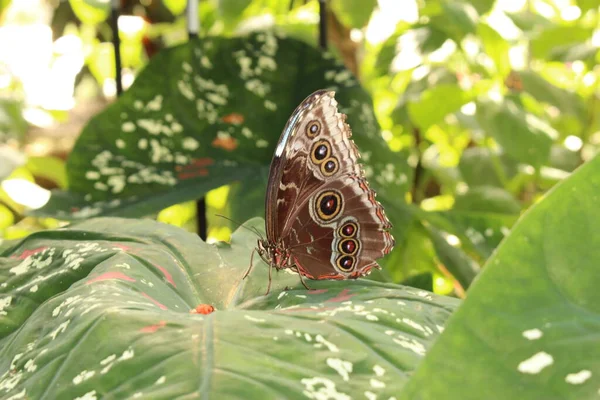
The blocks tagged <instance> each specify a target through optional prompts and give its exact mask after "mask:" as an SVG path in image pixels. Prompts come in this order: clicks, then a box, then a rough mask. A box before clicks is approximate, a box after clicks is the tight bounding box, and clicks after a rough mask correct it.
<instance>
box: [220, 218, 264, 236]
mask: <svg viewBox="0 0 600 400" xmlns="http://www.w3.org/2000/svg"><path fill="white" fill-rule="evenodd" d="M215 215H216V216H217V217H221V218H225V219H226V220H228V221H231V222H233V223H234V224H236V225H237V226H240V227H242V228H244V229H247V230H249V231H250V232H252V233H254V234H255V235H256V236H258V238H259V239H260V240H265V239H264V238H263V235H262V234H261V233H260V232H259V231H258V229H256V227H255V226H253V227H247V226H246V225H244V224H242V223H239V222H237V221H236V220H233V219H231V218H229V217H226V216H224V215H221V214H215Z"/></svg>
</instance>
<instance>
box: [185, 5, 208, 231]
mask: <svg viewBox="0 0 600 400" xmlns="http://www.w3.org/2000/svg"><path fill="white" fill-rule="evenodd" d="M198 1H199V0H188V2H187V9H186V18H187V31H188V37H189V39H190V40H192V39H194V38H197V37H198V33H199V32H200V18H199V17H198ZM196 230H197V231H196V232H197V233H198V236H200V239H202V240H206V238H207V236H208V224H207V222H206V198H205V197H202V198H200V199H198V200H196Z"/></svg>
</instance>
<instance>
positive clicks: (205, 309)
mask: <svg viewBox="0 0 600 400" xmlns="http://www.w3.org/2000/svg"><path fill="white" fill-rule="evenodd" d="M214 311H215V308H214V307H213V306H211V305H210V304H200V305H198V306H196V308H193V309H191V310H190V313H191V314H203V315H208V314H210V313H212V312H214Z"/></svg>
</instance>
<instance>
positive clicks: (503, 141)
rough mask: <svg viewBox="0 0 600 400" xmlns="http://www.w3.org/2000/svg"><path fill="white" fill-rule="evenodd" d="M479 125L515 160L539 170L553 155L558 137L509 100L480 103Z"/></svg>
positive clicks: (478, 109) (540, 121)
mask: <svg viewBox="0 0 600 400" xmlns="http://www.w3.org/2000/svg"><path fill="white" fill-rule="evenodd" d="M477 122H479V124H480V125H481V127H482V128H483V130H484V131H485V133H486V134H487V135H490V136H491V137H493V138H494V139H495V140H496V141H497V142H498V143H499V144H500V146H502V148H503V149H504V150H505V151H506V153H507V154H508V155H509V156H511V157H513V158H514V159H516V160H518V161H521V162H524V163H528V164H531V165H533V166H534V167H539V166H541V165H542V164H544V163H545V162H546V161H547V159H548V157H549V155H550V146H551V145H552V139H555V138H557V137H558V133H557V132H556V131H555V130H554V129H553V128H552V127H551V126H550V125H548V124H547V123H545V122H544V121H542V120H540V119H539V118H537V117H536V116H534V115H533V114H529V113H527V112H526V111H524V110H523V109H522V108H520V107H519V106H518V105H517V104H516V103H514V102H513V101H511V100H509V99H504V101H502V102H495V101H485V100H482V101H478V102H477Z"/></svg>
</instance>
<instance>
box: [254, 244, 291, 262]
mask: <svg viewBox="0 0 600 400" xmlns="http://www.w3.org/2000/svg"><path fill="white" fill-rule="evenodd" d="M256 251H257V253H258V255H259V256H260V258H262V259H263V261H264V262H266V263H267V264H268V265H269V266H272V267H275V268H277V269H282V268H286V267H287V263H288V261H289V259H290V257H289V254H288V252H287V251H285V249H283V248H281V247H280V246H277V244H275V243H273V242H270V241H268V240H264V239H259V240H258V246H257V247H256Z"/></svg>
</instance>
